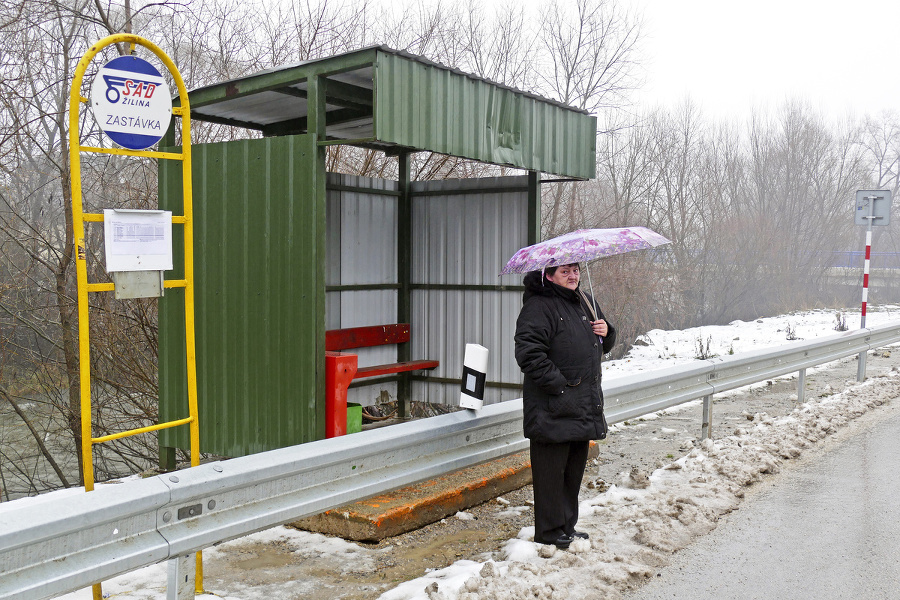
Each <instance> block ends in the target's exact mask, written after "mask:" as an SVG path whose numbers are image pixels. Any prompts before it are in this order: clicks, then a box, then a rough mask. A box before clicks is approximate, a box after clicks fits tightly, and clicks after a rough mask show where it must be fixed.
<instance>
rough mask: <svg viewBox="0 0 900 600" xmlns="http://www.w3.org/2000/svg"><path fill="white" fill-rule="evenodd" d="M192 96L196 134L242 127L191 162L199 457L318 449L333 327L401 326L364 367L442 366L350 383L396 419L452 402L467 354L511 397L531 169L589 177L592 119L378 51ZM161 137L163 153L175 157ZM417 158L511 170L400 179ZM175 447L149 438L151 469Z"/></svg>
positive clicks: (363, 356) (163, 173) (535, 184)
mask: <svg viewBox="0 0 900 600" xmlns="http://www.w3.org/2000/svg"><path fill="white" fill-rule="evenodd" d="M189 101H190V105H191V106H190V109H191V111H190V114H191V118H192V119H194V120H199V121H209V122H213V123H220V124H225V125H231V126H235V127H240V128H244V129H247V130H248V136H247V138H246V139H240V140H234V141H228V142H221V143H209V144H199V145H194V146H193V150H192V153H193V168H192V173H193V194H194V198H193V206H194V211H193V212H194V220H195V222H194V255H195V262H194V264H195V288H196V291H195V295H196V301H195V302H196V303H195V306H196V309H195V310H196V316H195V320H196V337H197V380H198V388H199V394H198V402H199V414H200V447H201V450H202V451H203V452H206V453H212V454H216V455H222V456H242V455H246V454H251V453H255V452H261V451H265V450H270V449H275V448H280V447H285V446H290V445H294V444H299V443H304V442H309V441H314V440H317V439H322V438H323V437H325V436H324V432H325V397H326V383H325V343H326V331H329V330H333V329H339V328H348V327H359V326H369V325H382V324H394V323H409V324H410V340H409V342H405V343H401V344H398V345H395V346H384V347H378V348H366V349H362V350H360V351H359V352H358V354H359V364H360V366H363V365H365V364H377V363H380V362H384V361H385V360H388V361H404V360H410V359H417V358H423V359H424V358H428V359H434V360H437V361H440V366H439V367H438V368H436V369H434V370H433V371H429V372H421V373H418V374H410V373H404V374H401V375H394V376H389V377H382V378H373V379H372V380H364V382H365V383H364V385H359V386H356V384H354V387H353V389H351V390H350V399H351V400H352V401H355V402H359V403H362V404H372V403H374V402H376V401H379V400H384V399H387V398H392V399H394V398H395V399H397V400H398V401H399V406H400V410H401V413H404V412H406V411H407V410H408V406H409V404H408V403H409V401H411V400H412V401H422V402H431V403H442V404H451V405H452V404H456V403H457V402H458V399H459V391H460V374H461V372H462V360H463V352H464V348H465V344H466V343H478V344H481V345H482V346H485V347H487V348H488V349H489V351H490V353H491V354H490V361H489V367H488V374H487V375H488V376H487V382H486V386H485V389H486V391H485V402H487V403H490V402H498V401H502V400H505V399H511V398H517V397H519V396H520V393H521V373H520V371H519V369H518V367H517V366H516V363H515V359H514V357H513V332H514V329H515V318H516V315H517V314H518V310H519V307H520V305H521V290H522V288H521V280H520V278H519V277H517V276H504V277H497V273H498V272H499V271H500V269H501V268H502V265H503V264H504V263H505V261H506V260H507V259H508V258H509V257H510V256H511V255H512V254H513V252H515V250H517V249H518V248H520V247H522V246H525V245H529V244H532V243H535V242H536V241H538V240H539V238H540V182H541V174H542V173H547V174H553V175H556V176H560V177H563V178H571V179H590V178H592V177H594V174H595V170H596V151H595V149H596V118H595V117H593V116H591V115H589V114H587V113H586V112H584V111H581V110H578V109H575V108H572V107H569V106H566V105H563V104H560V103H559V102H555V101H552V100H548V99H545V98H542V97H539V96H537V95H534V94H530V93H527V92H523V91H520V90H516V89H512V88H510V87H506V86H503V85H500V84H497V83H494V82H491V81H488V80H486V79H483V78H480V77H477V76H474V75H470V74H466V73H463V72H460V71H458V70H455V69H451V68H448V67H445V66H442V65H440V64H437V63H434V62H432V61H429V60H427V59H425V58H423V57H421V56H414V55H411V54H408V53H405V52H402V51H396V50H392V49H390V48H386V47H383V46H377V47H369V48H364V49H361V50H357V51H353V52H348V53H346V54H341V55H337V56H332V57H329V58H324V59H319V60H313V61H307V62H302V63H298V64H294V65H286V66H281V67H277V68H273V69H269V70H266V71H262V72H259V73H256V74H253V75H249V76H247V77H242V78H238V79H233V80H229V81H223V82H221V83H218V84H215V85H211V86H207V87H203V88H199V89H195V90H193V91H191V92H190V93H189ZM174 131H175V128H174V127H173V128H172V129H171V130H170V133H169V135H168V136H167V137H166V138H164V140H163V142H162V144H161V145H162V146H174V145H175V144H177V140H176V139H175V134H174ZM253 132H255V133H253ZM335 144H348V145H354V146H359V147H364V148H369V149H375V150H379V151H382V152H384V153H386V154H388V155H391V156H396V157H397V161H398V173H399V176H398V179H397V180H396V181H391V180H384V179H374V178H366V177H357V176H347V175H338V174H334V173H326V168H325V164H326V152H327V148H328V146H330V145H335ZM414 152H436V153H441V154H446V155H451V156H456V157H462V158H466V159H472V160H475V161H480V162H484V163H489V164H492V165H499V166H507V167H513V168H515V169H520V170H522V171H523V172H524V174H522V175H520V176H515V177H492V178H487V179H457V180H442V181H428V182H420V181H410V155H411V154H412V153H414ZM159 194H160V207H161V208H166V209H171V210H179V208H180V206H181V172H180V169H175V168H171V167H169V166H168V165H164V164H161V165H160V175H159ZM176 235H177V234H176ZM175 247H176V248H177V247H179V244H177V243H176V244H175ZM178 269H179V266H178V257H177V256H176V273H175V274H174V275H176V276H177V274H178V273H177V271H178ZM179 294H180V291H179V290H167V291H166V294H165V296H164V298H162V299H161V302H160V319H159V321H160V333H159V352H160V355H159V363H160V419H163V418H167V417H168V415H176V414H181V413H183V412H184V409H183V406H184V403H185V402H186V400H184V398H185V397H186V394H185V392H184V389H185V387H186V378H185V366H184V322H183V320H181V319H182V318H181V316H180V312H181V311H176V310H173V309H170V308H168V307H170V306H174V304H172V303H175V302H181V301H182V298H181V297H180V295H179ZM358 383H360V384H362V383H363V382H362V381H361V382H358ZM186 438H187V436H186V434H185V433H184V432H180V431H178V430H177V429H169V430H164V431H161V432H160V448H161V462H162V463H163V464H164V465H169V466H174V465H173V463H174V449H175V448H186V447H187V439H186Z"/></svg>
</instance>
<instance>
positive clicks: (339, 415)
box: [325, 352, 357, 438]
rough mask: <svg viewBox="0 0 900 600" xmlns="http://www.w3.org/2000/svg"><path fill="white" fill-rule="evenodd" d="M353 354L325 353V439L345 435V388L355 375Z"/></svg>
mask: <svg viewBox="0 0 900 600" xmlns="http://www.w3.org/2000/svg"><path fill="white" fill-rule="evenodd" d="M356 361H357V356H356V355H355V354H344V353H341V352H326V353H325V437H327V438H332V437H337V436H339V435H345V434H346V433H347V388H348V387H349V386H350V382H351V381H353V377H354V376H355V375H356V364H357V363H356Z"/></svg>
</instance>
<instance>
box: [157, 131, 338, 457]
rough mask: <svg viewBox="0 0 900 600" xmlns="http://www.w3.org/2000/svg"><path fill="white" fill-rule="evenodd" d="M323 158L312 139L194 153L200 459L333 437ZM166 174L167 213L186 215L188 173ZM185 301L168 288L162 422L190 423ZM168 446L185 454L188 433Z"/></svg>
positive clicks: (173, 433)
mask: <svg viewBox="0 0 900 600" xmlns="http://www.w3.org/2000/svg"><path fill="white" fill-rule="evenodd" d="M315 152H316V150H315V142H314V136H309V135H301V136H286V137H273V138H265V139H257V140H240V141H233V142H227V143H219V144H205V145H201V146H194V147H193V173H194V179H193V187H194V202H193V206H194V221H195V228H194V231H195V233H194V256H195V266H194V272H195V290H196V292H195V294H196V309H195V318H196V335H197V380H198V402H199V414H200V448H201V451H203V452H208V453H213V454H218V455H224V456H243V455H246V454H252V453H256V452H261V451H265V450H270V449H274V448H281V447H285V446H290V445H294V444H299V443H303V442H308V441H312V440H315V439H320V438H321V437H324V435H323V434H324V404H322V403H321V402H320V403H317V398H322V394H319V393H317V388H318V387H323V386H324V382H319V383H318V385H317V380H316V370H317V367H318V364H319V362H320V361H319V360H318V357H319V355H320V354H322V355H323V356H324V354H323V353H320V352H318V351H317V339H318V337H319V336H320V335H321V336H322V338H323V339H324V320H323V318H322V317H321V312H322V311H321V310H319V309H318V308H317V303H323V302H324V283H323V282H321V281H319V279H321V269H320V266H319V263H321V262H323V261H324V258H323V257H321V256H319V255H318V252H320V251H319V250H317V249H318V248H322V247H323V246H322V244H321V242H322V240H321V239H318V237H317V236H323V239H324V231H318V229H324V227H321V226H320V225H319V223H320V219H319V218H317V214H316V212H317V210H318V208H317V205H318V202H317V199H316V196H317V192H316V190H317V189H318V187H320V186H318V185H316V184H315V183H314V182H315V181H316V178H317V175H316V168H317V167H318V165H317V164H316V161H315V157H314V156H313V155H314V154H315ZM159 171H160V206H161V207H164V208H167V209H171V210H173V211H174V212H176V213H178V214H180V213H181V165H180V164H174V163H173V162H172V161H161V164H160V169H159ZM321 186H324V182H322V183H321ZM322 191H323V193H324V187H322ZM323 206H324V201H323ZM321 221H322V222H324V218H322V219H321ZM175 229H176V230H177V232H178V233H179V234H180V233H181V227H177V226H176V228H175ZM175 247H176V248H179V247H180V240H176V242H175ZM179 261H180V263H181V264H180V265H179V266H178V267H177V269H179V270H180V269H181V268H182V265H183V257H178V258H176V264H178V263H179ZM180 275H181V272H178V273H176V275H175V277H177V276H180ZM169 277H171V275H170V274H168V273H167V278H169ZM319 295H321V296H322V298H319V297H318V296H319ZM183 300H184V294H183V290H176V289H168V290H166V293H165V297H164V298H163V299H161V301H160V316H159V323H160V334H159V335H160V340H159V352H160V356H159V364H160V420H171V419H176V418H183V417H185V416H187V414H188V413H187V400H186V398H187V392H186V389H187V386H186V381H185V366H184V365H185V359H184V322H183V319H182V312H183V311H182V308H181V307H182V306H183ZM322 362H324V359H322ZM160 445H161V446H168V447H180V448H187V446H188V436H187V427H179V428H176V429H169V430H164V431H161V432H160Z"/></svg>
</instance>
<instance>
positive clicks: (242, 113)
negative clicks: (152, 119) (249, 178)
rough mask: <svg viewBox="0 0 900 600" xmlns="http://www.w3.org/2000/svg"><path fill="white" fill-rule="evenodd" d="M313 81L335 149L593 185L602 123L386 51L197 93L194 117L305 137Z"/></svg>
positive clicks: (192, 97)
mask: <svg viewBox="0 0 900 600" xmlns="http://www.w3.org/2000/svg"><path fill="white" fill-rule="evenodd" d="M311 78H321V80H322V81H323V82H324V93H325V101H324V103H325V122H326V124H325V136H326V139H327V140H329V141H331V142H334V143H347V144H356V145H363V146H369V147H376V148H379V149H382V150H384V151H386V152H395V153H396V152H403V151H420V150H421V151H431V152H439V153H442V154H449V155H452V156H459V157H463V158H469V159H473V160H478V161H482V162H486V163H492V164H497V165H505V166H511V167H515V168H520V169H528V170H535V171H541V172H545V173H555V174H557V175H562V176H567V177H575V178H579V179H590V178H592V177H594V174H595V171H596V132H597V121H596V117H593V116H591V115H590V114H588V113H587V112H586V111H583V110H580V109H577V108H573V107H571V106H567V105H565V104H562V103H560V102H557V101H554V100H549V99H547V98H542V97H541V96H538V95H536V94H532V93H529V92H525V91H521V90H517V89H514V88H511V87H509V86H505V85H502V84H498V83H496V82H493V81H490V80H487V79H485V78H482V77H478V76H475V75H472V74H468V73H464V72H462V71H459V70H457V69H452V68H450V67H446V66H444V65H441V64H439V63H436V62H433V61H431V60H428V59H426V58H424V57H422V56H416V55H413V54H409V53H407V52H403V51H398V50H393V49H391V48H387V47H385V46H371V47H368V48H363V49H360V50H355V51H352V52H347V53H345V54H339V55H335V56H331V57H328V58H322V59H317V60H310V61H304V62H300V63H296V64H290V65H283V66H279V67H275V68H272V69H267V70H264V71H260V72H258V73H254V74H252V75H248V76H245V77H239V78H236V79H231V80H228V81H223V82H220V83H217V84H214V85H210V86H206V87H202V88H197V89H194V90H191V91H190V92H189V94H188V99H189V101H190V104H191V118H192V119H195V120H200V121H210V122H215V123H223V124H227V125H233V126H237V127H244V128H248V129H253V130H257V131H260V132H262V134H263V135H267V136H273V135H292V134H298V133H306V132H307V128H308V116H309V106H308V102H307V96H308V92H309V82H310V80H311Z"/></svg>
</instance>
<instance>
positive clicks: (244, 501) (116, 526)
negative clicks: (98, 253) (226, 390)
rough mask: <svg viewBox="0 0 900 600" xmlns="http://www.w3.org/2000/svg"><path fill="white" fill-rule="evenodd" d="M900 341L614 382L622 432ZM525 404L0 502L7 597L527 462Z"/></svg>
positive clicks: (721, 362)
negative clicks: (520, 459) (420, 485)
mask: <svg viewBox="0 0 900 600" xmlns="http://www.w3.org/2000/svg"><path fill="white" fill-rule="evenodd" d="M898 342H900V323H896V324H893V325H887V326H882V327H879V328H870V329H864V330H858V331H853V332H846V333H841V334H838V335H835V336H830V337H828V338H820V339H818V340H811V341H808V342H806V341H800V342H796V343H792V344H790V345H788V346H785V347H780V348H775V349H769V350H760V351H754V352H749V353H744V354H739V355H734V356H727V357H722V358H713V359H707V360H702V361H695V362H692V363H689V364H685V365H680V366H676V367H671V368H666V369H661V370H658V371H650V372H644V373H637V374H633V375H628V376H625V377H619V378H615V379H610V380H609V381H607V382H606V383H605V385H604V396H605V401H606V407H607V420H608V421H609V422H610V424H614V423H619V422H622V421H625V420H627V419H633V418H636V417H639V416H642V415H646V414H649V413H653V412H657V411H659V410H662V409H665V408H669V407H672V406H676V405H678V404H682V403H684V402H689V401H692V400H695V399H698V398H702V397H710V396H712V395H713V394H715V393H718V392H721V391H725V390H730V389H734V388H737V387H741V386H744V385H747V384H750V383H756V382H758V381H764V380H766V379H769V378H772V377H777V376H779V375H784V374H786V373H790V372H792V371H797V370H800V369H805V368H808V367H811V366H815V365H818V364H823V363H827V362H831V361H833V360H837V359H839V358H843V357H845V356H850V355H853V354H857V353H858V352H860V351H861V350H872V349H875V348H879V347H882V346H886V345H890V344H894V343H898ZM527 447H528V440H526V439H525V438H524V437H523V436H522V401H521V400H511V401H507V402H502V403H499V404H492V405H488V406H485V407H484V408H483V409H481V410H479V411H477V412H474V411H468V410H465V411H459V412H454V413H450V414H446V415H440V416H437V417H432V418H429V419H422V420H418V421H411V422H407V423H401V424H398V425H392V426H390V427H382V428H378V429H372V430H367V431H363V432H361V433H355V434H353V435H349V436H342V437H337V438H331V439H327V440H321V441H318V442H312V443H308V444H302V445H299V446H293V447H290V448H282V449H279V450H273V451H270V452H263V453H260V454H254V455H251V456H245V457H241V458H235V459H232V460H227V461H220V462H213V463H207V464H203V465H200V466H198V467H193V468H190V469H185V470H182V471H176V472H173V473H166V474H162V475H157V476H154V477H149V478H146V479H141V480H134V481H126V482H124V483H121V484H118V485H104V486H100V487H98V488H97V489H95V490H94V491H92V492H90V493H86V494H74V495H73V494H71V493H69V494H56V495H54V494H49V495H47V496H45V497H40V498H38V499H34V500H31V501H28V502H22V503H17V502H15V501H13V502H9V503H5V504H0V565H2V572H0V599H3V600H6V599H13V598H15V599H16V600H22V599H35V600H38V599H43V598H51V597H54V596H57V595H60V594H64V593H67V592H71V591H73V590H77V589H80V588H83V587H87V586H89V585H91V584H92V583H95V582H97V581H102V580H106V579H109V578H111V577H115V576H116V575H120V574H122V573H127V572H129V571H133V570H136V569H138V568H141V567H145V566H149V565H152V564H155V563H158V562H161V561H164V560H171V559H175V558H177V557H180V556H184V555H185V554H187V553H190V552H194V551H197V550H201V549H203V548H206V547H209V546H211V545H213V544H216V543H218V542H222V541H226V540H229V539H233V538H236V537H241V536H244V535H247V534H250V533H253V532H255V531H260V530H262V529H266V528H268V527H272V526H274V525H278V524H282V523H287V522H290V521H294V520H297V519H300V518H302V517H305V516H309V515H313V514H317V513H319V512H322V511H324V510H328V509H331V508H335V507H338V506H341V505H343V504H346V503H348V502H351V501H355V500H361V499H363V498H366V497H369V496H373V495H377V494H380V493H383V492H387V491H390V490H393V489H396V488H399V487H403V486H406V485H412V484H414V483H417V482H419V481H424V480H427V479H430V478H434V477H437V476H440V475H442V474H445V473H449V472H453V471H456V470H459V469H461V468H464V467H468V466H472V465H475V464H479V463H483V462H486V461H489V460H492V459H494V458H498V457H500V456H505V455H508V454H512V453H514V452H518V451H521V450H524V449H526V448H527Z"/></svg>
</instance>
